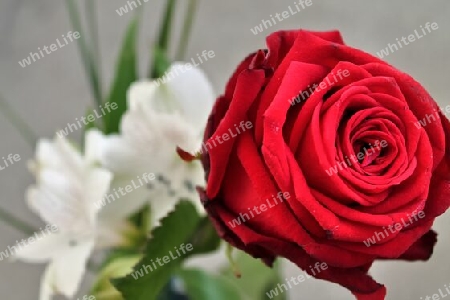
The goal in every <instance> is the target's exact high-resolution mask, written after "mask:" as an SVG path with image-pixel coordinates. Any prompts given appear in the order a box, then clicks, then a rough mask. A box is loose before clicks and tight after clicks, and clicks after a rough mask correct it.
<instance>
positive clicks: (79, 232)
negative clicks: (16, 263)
mask: <svg viewBox="0 0 450 300" xmlns="http://www.w3.org/2000/svg"><path fill="white" fill-rule="evenodd" d="M89 152H90V153H95V152H96V151H94V150H90V151H89ZM36 156H37V157H36V160H35V161H33V162H32V164H31V169H32V171H33V173H34V175H35V176H36V181H37V182H36V185H34V186H31V187H30V188H29V189H28V191H27V201H28V204H29V206H30V207H31V209H32V210H33V211H34V212H36V213H37V214H39V215H40V217H41V218H42V219H43V220H44V221H45V222H47V223H48V224H50V225H55V226H57V227H58V231H57V232H56V233H50V234H49V235H46V236H43V237H41V238H40V239H38V240H36V242H34V243H31V244H29V245H26V246H25V247H22V248H21V249H19V250H18V251H17V252H16V257H17V258H19V259H21V260H24V261H27V262H33V263H41V262H48V266H47V269H46V271H45V274H44V276H43V279H42V281H41V294H40V300H48V299H51V298H52V296H53V295H55V294H62V295H64V296H66V297H69V298H71V297H73V296H74V295H75V293H76V291H77V290H78V287H79V285H80V282H81V280H82V278H83V275H84V272H85V268H86V263H87V261H88V259H89V257H90V255H91V252H92V251H93V249H94V246H95V243H96V239H97V238H98V230H97V227H98V226H97V212H98V209H97V208H96V207H95V206H94V202H95V201H99V200H101V199H102V198H103V196H104V195H105V193H106V192H107V191H108V189H109V186H110V183H111V180H112V174H111V173H110V172H109V171H107V170H105V169H102V168H100V167H98V166H96V165H95V164H94V161H93V160H92V157H89V156H87V155H86V156H82V155H81V154H80V153H79V152H78V151H77V150H76V149H75V148H74V147H73V146H72V145H71V144H70V143H69V142H68V141H67V140H66V139H65V138H62V137H57V138H55V140H54V141H49V140H42V141H40V142H39V144H38V146H37V154H36Z"/></svg>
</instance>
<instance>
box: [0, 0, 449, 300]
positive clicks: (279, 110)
mask: <svg viewBox="0 0 450 300" xmlns="http://www.w3.org/2000/svg"><path fill="white" fill-rule="evenodd" d="M146 2H148V1H145V0H143V1H142V2H141V1H138V4H139V5H137V4H136V3H135V4H136V7H134V8H133V6H132V5H131V4H130V3H128V6H124V7H121V8H120V9H118V10H117V13H118V15H119V16H122V15H124V14H127V13H129V11H132V10H134V9H136V10H135V17H134V18H133V20H132V22H131V23H130V25H129V26H128V29H127V31H126V34H125V36H124V38H123V43H122V48H121V51H120V54H119V56H118V58H117V65H116V73H115V76H114V79H113V81H112V83H111V87H110V90H109V91H108V93H105V92H104V91H103V89H102V88H101V85H100V82H101V78H100V67H99V66H100V63H99V61H98V59H97V58H98V56H97V55H96V51H97V47H96V45H95V44H89V43H88V39H87V38H86V37H87V34H86V31H85V30H84V28H83V26H82V22H81V18H80V13H79V9H78V6H77V4H76V3H75V1H73V0H68V1H67V6H68V11H69V15H70V17H71V21H72V24H73V30H74V32H69V33H67V35H63V38H64V40H65V42H66V44H65V45H67V44H69V41H68V40H70V42H74V43H77V45H78V46H79V50H80V54H81V58H82V61H83V64H84V67H85V70H86V74H87V78H88V79H89V80H88V82H89V84H90V88H91V91H92V98H93V100H94V102H93V103H94V104H93V107H91V108H89V109H88V111H87V113H86V115H84V116H81V117H80V118H77V119H76V120H74V121H73V122H70V123H68V124H67V126H66V127H65V128H63V129H59V130H57V131H56V133H55V136H54V137H53V138H51V139H39V140H37V142H36V154H35V158H34V159H33V160H31V161H30V162H29V169H30V171H31V173H32V174H33V176H34V178H35V183H34V184H33V185H32V186H30V187H29V188H28V190H27V191H26V201H27V204H28V205H29V207H30V209H31V210H32V211H33V212H35V213H36V214H37V215H39V217H40V218H41V219H42V220H43V222H45V226H43V227H44V229H42V227H41V228H39V229H37V228H32V227H30V226H29V225H27V224H26V223H25V222H23V221H21V220H19V219H17V218H16V217H14V216H13V215H11V214H9V213H7V212H5V211H3V210H0V217H1V218H2V219H3V220H4V221H6V222H9V223H10V224H11V225H13V226H15V227H16V228H18V229H21V230H22V231H23V232H24V233H26V234H28V235H29V237H28V238H27V239H23V240H22V241H21V242H18V243H17V244H16V245H12V246H10V247H8V249H7V252H2V253H0V255H1V256H0V257H1V259H2V260H3V259H4V258H10V259H11V260H14V261H22V262H28V263H45V264H46V270H45V272H44V274H43V275H42V279H41V287H40V295H39V297H38V298H39V299H40V300H50V299H53V298H54V297H55V296H59V295H62V296H65V297H67V298H69V299H76V298H75V297H76V296H77V295H79V294H80V285H81V282H82V281H83V279H84V278H85V275H86V274H87V273H92V274H93V275H94V278H95V280H94V282H92V285H91V289H90V290H89V291H88V294H84V295H83V296H81V298H80V297H78V299H88V300H107V299H115V300H121V299H123V300H140V299H142V300H143V299H146V300H162V299H167V300H175V299H185V300H186V299H192V300H203V299H205V300H211V299H214V300H215V299H217V300H220V299H251V300H255V299H266V298H267V297H268V298H270V299H272V298H275V299H286V297H287V292H288V290H289V289H291V288H292V287H294V286H296V285H298V284H300V283H302V282H305V281H306V280H309V279H312V278H316V279H321V280H325V281H328V282H331V283H336V284H339V285H341V286H343V287H345V288H347V289H348V290H349V291H350V292H351V293H352V294H353V295H354V297H355V298H356V299H358V300H383V299H385V297H386V294H387V292H388V291H389V287H386V286H384V285H383V284H381V283H378V282H377V281H375V280H374V279H373V278H372V277H371V276H370V274H369V271H370V268H371V266H372V264H373V263H374V262H376V261H379V260H406V261H426V260H428V259H429V258H430V257H431V255H432V253H433V248H434V246H435V244H436V243H437V241H438V239H437V234H436V233H435V232H434V231H433V230H432V226H433V223H434V221H435V219H436V218H437V217H438V216H440V215H441V214H443V213H444V212H445V211H446V210H447V209H448V208H449V206H450V194H449V191H450V189H449V186H450V148H449V145H450V122H449V121H448V119H447V118H446V117H445V115H444V113H443V112H442V110H440V109H439V107H438V105H437V103H436V102H435V101H434V100H433V98H432V97H431V96H430V95H429V93H428V92H427V91H426V90H425V88H424V87H423V86H422V85H421V84H420V83H418V82H417V81H415V80H414V79H413V78H412V77H411V76H409V75H408V74H406V73H404V72H402V71H400V70H398V69H397V68H395V67H394V66H391V65H389V64H388V63H386V62H385V61H383V60H382V59H380V58H378V57H375V56H373V55H371V54H368V53H366V52H364V51H362V50H359V49H356V48H352V47H351V46H349V45H347V44H345V43H344V40H343V38H342V36H341V34H340V33H339V32H338V31H326V32H319V31H308V30H286V31H277V32H274V33H272V34H269V35H268V36H267V38H266V43H267V47H266V48H265V49H257V50H255V51H254V52H252V53H251V54H250V55H248V56H247V57H246V58H244V60H243V61H242V62H241V63H240V64H239V65H238V66H237V67H236V71H235V72H234V73H233V74H232V75H231V77H230V79H229V81H228V83H227V84H226V86H225V90H224V93H223V94H221V95H220V96H219V97H216V95H215V92H214V90H213V88H212V85H211V83H210V81H209V79H208V77H207V76H206V74H205V73H204V72H203V71H202V70H201V69H200V68H199V66H201V64H202V63H204V62H206V61H208V60H209V59H212V58H214V57H215V53H214V51H212V50H209V51H208V50H205V51H203V52H202V53H199V54H198V55H197V57H196V58H193V59H191V60H190V61H189V62H183V59H184V53H185V50H186V47H187V42H188V40H189V34H190V31H191V26H192V23H193V20H194V12H195V9H196V6H197V1H196V0H189V1H188V4H187V7H186V16H185V20H184V23H183V24H182V26H183V30H182V35H181V40H180V42H179V45H178V48H177V49H174V47H171V44H170V43H169V41H171V33H172V31H173V27H174V26H175V25H174V20H173V16H174V12H175V9H176V7H177V2H176V1H174V0H168V1H166V6H165V10H164V13H163V18H162V20H161V24H160V27H159V31H158V35H157V40H156V42H155V43H154V45H153V48H152V57H151V62H152V63H151V67H150V68H149V71H148V76H146V77H145V78H140V77H139V75H138V74H139V66H141V64H140V63H139V61H140V60H139V57H138V55H137V46H136V44H137V40H138V35H137V33H138V29H139V24H140V20H141V19H142V15H141V13H140V6H142V5H143V3H146ZM308 3H311V2H310V1H306V4H305V3H303V2H302V3H300V2H299V3H298V5H301V6H302V9H300V7H297V8H298V10H297V12H296V13H299V12H300V11H303V10H304V9H306V8H307V7H308V6H310V5H308ZM296 5H297V4H296ZM91 13H95V10H94V6H93V7H92V11H91ZM287 17H289V15H287V16H286V17H285V18H287ZM273 21H274V22H275V20H273ZM264 24H265V23H263V24H262V25H261V28H259V29H261V30H256V29H255V31H254V33H255V32H256V33H255V34H257V33H259V32H260V31H261V32H262V30H263V27H262V26H265V25H264ZM92 25H93V24H92V23H90V26H92ZM436 25H437V24H436ZM271 26H272V25H271ZM266 27H267V26H266ZM434 27H436V26H434V24H429V25H428V23H427V27H426V28H427V29H428V31H429V32H431V30H432V29H433V30H435V29H434ZM91 29H92V28H91ZM266 29H267V28H266ZM422 30H425V29H424V28H422ZM95 31H96V30H95V26H94V30H91V33H93V32H95ZM252 31H253V30H252ZM424 32H425V31H424ZM90 40H91V41H95V34H93V36H92V37H91V39H90ZM57 44H58V45H60V44H59V42H58V43H57ZM52 45H54V44H52ZM52 45H51V46H49V47H48V49H50V50H51V51H56V50H57V49H58V48H57V46H55V47H52ZM62 46H64V45H60V47H62ZM52 49H55V50H52ZM174 50H176V51H174ZM40 51H43V50H40ZM44 51H45V49H44ZM174 52H176V53H177V54H176V57H173V56H172V55H171V53H174ZM50 53H51V52H50ZM38 55H39V54H38ZM42 57H44V54H42ZM32 60H33V55H31V56H30V57H29V58H27V59H25V61H22V62H19V64H20V65H21V66H22V67H25V66H27V65H30V64H31V61H32ZM27 61H29V63H27ZM1 104H2V106H1V108H2V110H3V112H6V114H5V116H7V117H8V118H9V119H10V121H11V122H12V123H13V124H14V125H15V126H16V127H17V129H18V130H19V131H20V132H21V133H22V134H23V135H24V136H26V137H32V138H33V137H34V136H35V135H34V133H33V131H32V129H31V128H29V126H28V125H27V124H26V122H23V121H22V120H21V119H20V117H18V114H16V113H15V112H14V111H13V110H11V108H10V107H9V106H8V105H7V103H6V102H4V101H2V102H1ZM77 130H79V131H82V132H83V134H82V140H81V141H80V142H76V141H73V140H72V139H69V138H68V135H69V134H70V133H72V132H74V131H77ZM33 145H34V141H33ZM20 160H21V158H20V156H18V157H17V156H13V155H11V156H10V157H7V158H6V159H3V166H4V168H6V167H8V166H10V165H12V164H14V163H15V162H18V161H20ZM0 168H2V165H0ZM222 245H223V247H222ZM234 250H236V251H237V252H238V253H237V254H233V251H234ZM214 253H215V254H216V255H217V253H220V254H224V256H226V258H227V260H228V264H224V265H223V266H221V267H218V268H217V270H216V272H215V273H210V272H208V271H205V270H203V269H201V268H198V267H193V266H191V262H192V258H195V257H197V258H198V257H206V256H208V255H210V254H214ZM94 254H99V255H94ZM278 258H286V259H288V260H290V261H291V262H293V263H294V264H295V265H296V266H298V268H299V269H301V270H303V271H304V272H305V273H304V274H302V275H299V276H298V277H292V278H286V280H283V279H282V278H281V273H280V268H279V263H277V262H276V260H277V259H278ZM255 274H257V275H258V276H255ZM285 292H286V293H285ZM295 297H297V296H295ZM295 299H297V298H295Z"/></svg>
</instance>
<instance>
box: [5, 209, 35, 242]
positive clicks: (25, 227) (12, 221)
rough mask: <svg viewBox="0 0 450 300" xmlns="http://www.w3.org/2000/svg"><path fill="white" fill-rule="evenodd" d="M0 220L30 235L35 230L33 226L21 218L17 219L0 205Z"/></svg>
mask: <svg viewBox="0 0 450 300" xmlns="http://www.w3.org/2000/svg"><path fill="white" fill-rule="evenodd" d="M0 220H2V221H3V222H5V223H7V224H9V225H11V226H12V227H14V228H15V229H17V230H19V231H21V232H23V233H24V234H27V235H32V234H33V233H34V232H35V231H36V230H35V228H34V227H33V226H31V225H29V224H27V223H25V222H23V221H22V220H19V219H18V218H16V217H15V216H13V215H12V214H10V213H9V212H7V211H6V210H3V208H1V207H0Z"/></svg>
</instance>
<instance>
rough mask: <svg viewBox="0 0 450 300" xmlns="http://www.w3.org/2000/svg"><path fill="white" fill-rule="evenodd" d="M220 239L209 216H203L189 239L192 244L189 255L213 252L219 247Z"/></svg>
mask: <svg viewBox="0 0 450 300" xmlns="http://www.w3.org/2000/svg"><path fill="white" fill-rule="evenodd" d="M221 241H222V240H221V239H220V237H219V236H218V235H217V232H216V230H215V229H214V226H213V225H212V224H211V221H210V220H209V218H208V217H203V218H202V220H201V221H200V223H199V225H198V226H197V229H196V231H195V234H194V235H193V236H192V237H191V239H190V240H189V242H190V243H191V244H192V245H194V250H193V251H192V252H190V253H189V255H196V254H205V253H209V252H213V251H215V250H217V249H219V247H220V243H221Z"/></svg>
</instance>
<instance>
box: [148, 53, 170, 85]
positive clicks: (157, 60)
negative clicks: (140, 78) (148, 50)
mask: <svg viewBox="0 0 450 300" xmlns="http://www.w3.org/2000/svg"><path fill="white" fill-rule="evenodd" d="M153 58H154V60H153V71H152V77H151V78H160V77H162V76H163V75H164V73H166V71H167V70H168V69H169V68H170V65H171V62H170V60H169V58H168V57H167V54H166V52H165V51H164V50H162V49H161V48H159V47H155V49H154V51H153Z"/></svg>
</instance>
